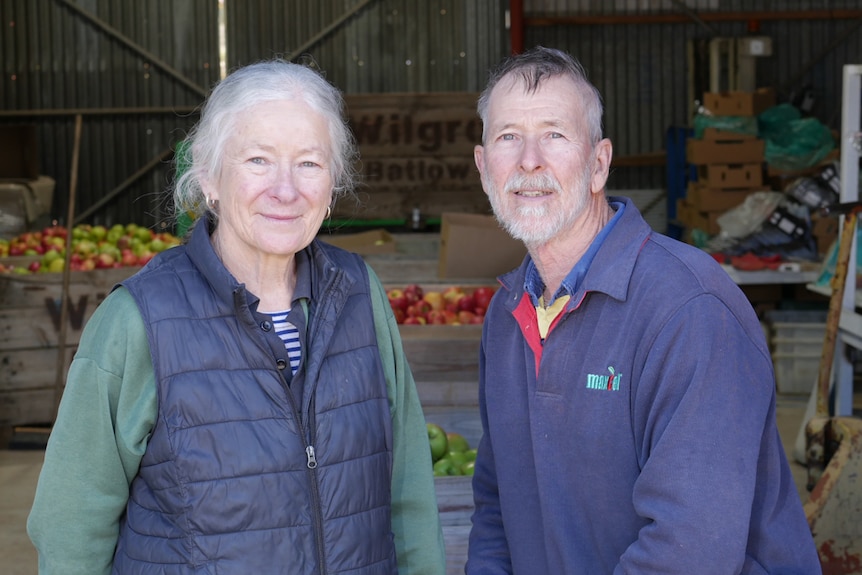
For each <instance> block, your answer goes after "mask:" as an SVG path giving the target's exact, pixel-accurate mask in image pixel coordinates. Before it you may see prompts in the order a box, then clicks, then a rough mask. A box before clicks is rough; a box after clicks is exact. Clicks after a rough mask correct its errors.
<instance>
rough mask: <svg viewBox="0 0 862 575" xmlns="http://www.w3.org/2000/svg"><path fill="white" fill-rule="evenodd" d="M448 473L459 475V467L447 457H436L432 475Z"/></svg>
mask: <svg viewBox="0 0 862 575" xmlns="http://www.w3.org/2000/svg"><path fill="white" fill-rule="evenodd" d="M449 475H461V469H460V468H459V467H458V465H456V464H455V462H454V461H452V460H451V459H449V458H448V457H443V458H440V459H438V460H437V461H436V462H435V463H434V476H435V477H446V476H449Z"/></svg>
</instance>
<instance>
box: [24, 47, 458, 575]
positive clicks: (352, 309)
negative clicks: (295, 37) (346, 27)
mask: <svg viewBox="0 0 862 575" xmlns="http://www.w3.org/2000/svg"><path fill="white" fill-rule="evenodd" d="M342 109H343V102H342V98H341V95H340V93H339V92H338V91H337V90H336V89H335V88H333V87H332V86H331V85H330V84H329V83H327V82H326V81H325V80H324V79H323V78H322V77H321V76H320V75H319V74H317V73H316V72H314V71H312V70H310V69H309V68H306V67H303V66H300V65H296V64H291V63H288V62H285V61H279V60H274V61H267V62H261V63H258V64H254V65H250V66H247V67H245V68H241V69H239V70H237V71H235V72H234V73H232V74H231V75H229V76H228V77H227V78H226V79H224V80H223V81H222V82H221V83H220V84H218V85H217V86H216V88H215V89H214V90H213V92H212V94H211V95H210V97H209V98H208V100H207V102H206V103H205V105H204V107H203V110H202V113H201V118H200V122H199V123H198V125H197V126H196V127H195V128H194V130H193V131H192V132H191V134H190V135H189V138H188V142H187V143H188V145H189V148H188V149H189V154H190V156H189V157H188V158H185V159H186V160H187V161H188V166H187V169H186V170H185V171H184V173H183V174H182V175H181V176H180V177H179V178H178V180H177V182H176V185H175V194H174V195H175V198H174V199H175V205H176V207H177V210H178V211H187V210H193V211H196V212H197V213H198V215H199V217H198V218H197V224H196V225H195V226H194V228H193V229H192V231H191V232H190V236H189V238H188V242H187V243H186V244H185V245H183V246H179V247H176V248H173V249H170V250H167V251H166V252H163V253H162V254H159V256H157V257H156V258H155V259H154V260H153V261H152V262H151V263H150V264H148V265H147V266H146V267H145V268H143V269H142V270H141V271H139V272H138V273H137V274H135V275H134V276H132V277H131V278H129V279H128V280H126V281H124V282H123V283H122V285H121V286H119V287H118V288H116V289H115V290H114V291H113V292H112V293H111V294H110V296H109V297H108V298H106V299H105V301H104V302H103V303H102V304H101V305H100V306H99V308H98V309H97V310H96V312H95V314H94V315H93V317H92V319H91V320H90V321H89V322H88V323H87V325H86V328H85V330H84V333H83V334H82V337H81V342H80V346H79V348H78V351H77V353H76V356H75V359H74V361H73V363H72V366H71V368H70V370H69V376H68V381H67V385H66V390H65V394H64V397H63V400H62V403H61V406H60V411H59V414H58V417H57V421H56V423H55V426H54V429H53V432H52V434H51V438H50V441H49V444H48V447H47V450H46V454H45V463H44V466H43V469H42V474H41V476H40V478H39V484H38V487H37V492H36V497H35V501H34V504H33V509H32V511H31V513H30V517H29V520H28V532H29V534H30V537H31V539H32V540H33V542H34V544H35V546H36V548H37V549H38V551H39V572H40V573H62V574H63V575H71V574H77V573H80V574H86V575H95V574H100V573H122V574H130V573H134V574H148V573H158V574H165V575H167V574H186V573H188V574H191V573H195V574H204V573H212V574H215V573H218V574H219V575H226V574H242V575H249V574H255V575H258V574H266V573H303V574H305V573H309V574H311V573H321V574H322V573H347V572H349V573H351V574H355V575H359V574H382V573H387V574H392V573H402V574H404V573H406V574H414V573H429V574H430V573H443V572H444V571H445V561H444V553H443V543H442V536H441V530H440V523H439V519H438V515H437V505H436V499H435V492H434V483H433V477H432V473H431V461H430V450H429V449H428V441H427V434H426V429H425V420H424V417H423V414H422V409H421V406H420V404H419V400H418V397H417V394H416V389H415V385H414V382H413V376H412V374H411V372H410V369H409V366H408V365H407V362H406V360H405V357H404V354H403V351H402V348H401V342H400V339H399V334H398V328H397V325H396V324H395V320H394V317H393V315H392V312H391V309H390V308H389V305H388V302H387V299H386V294H385V291H384V289H383V287H382V286H381V284H380V281H379V280H378V278H377V277H376V275H375V274H374V273H373V271H372V270H370V269H369V268H368V267H367V266H366V265H365V263H364V262H363V261H362V259H361V258H360V257H359V256H357V255H355V254H351V253H348V252H346V251H344V250H341V249H337V248H334V247H332V246H328V245H326V244H323V243H320V242H318V241H317V240H315V236H316V234H317V232H318V230H319V228H320V225H321V223H322V222H323V220H324V218H326V217H327V216H328V214H329V212H330V206H331V205H332V204H333V202H334V201H335V200H336V198H337V197H338V196H339V195H340V194H344V193H346V192H349V191H350V189H351V187H352V183H353V163H354V160H355V153H356V152H355V146H354V144H353V140H352V138H351V135H350V132H349V130H348V128H347V126H346V123H345V122H344V119H343V111H342ZM181 160H182V158H181Z"/></svg>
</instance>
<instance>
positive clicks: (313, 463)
mask: <svg viewBox="0 0 862 575" xmlns="http://www.w3.org/2000/svg"><path fill="white" fill-rule="evenodd" d="M305 455H306V456H307V457H308V461H307V463H306V465H308V468H309V469H314V468H315V467H317V458H316V457H314V446H313V445H309V446H308V447H306V448H305Z"/></svg>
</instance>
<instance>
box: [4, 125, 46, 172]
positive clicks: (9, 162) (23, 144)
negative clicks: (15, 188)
mask: <svg viewBox="0 0 862 575" xmlns="http://www.w3.org/2000/svg"><path fill="white" fill-rule="evenodd" d="M38 177H39V146H38V141H37V138H36V126H35V125H30V124H27V125H0V178H14V179H22V180H35V179H36V178H38Z"/></svg>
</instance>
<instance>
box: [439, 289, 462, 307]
mask: <svg viewBox="0 0 862 575" xmlns="http://www.w3.org/2000/svg"><path fill="white" fill-rule="evenodd" d="M462 295H464V289H463V288H461V287H460V286H449V287H447V288H446V289H444V290H443V299H445V300H446V302H447V303H449V302H453V303H457V301H458V300H459V299H461V296H462Z"/></svg>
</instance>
